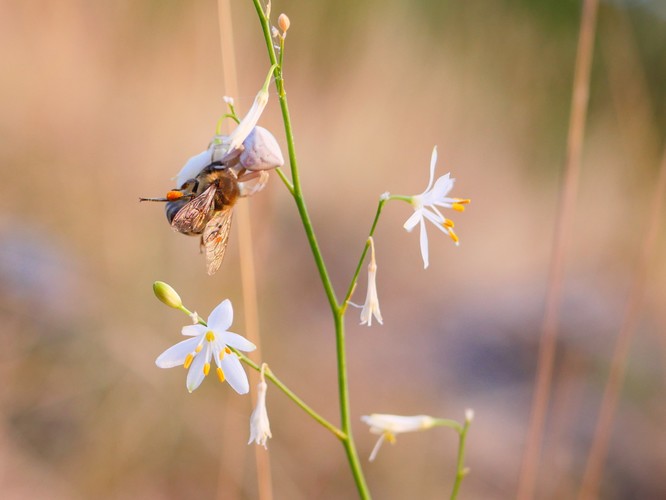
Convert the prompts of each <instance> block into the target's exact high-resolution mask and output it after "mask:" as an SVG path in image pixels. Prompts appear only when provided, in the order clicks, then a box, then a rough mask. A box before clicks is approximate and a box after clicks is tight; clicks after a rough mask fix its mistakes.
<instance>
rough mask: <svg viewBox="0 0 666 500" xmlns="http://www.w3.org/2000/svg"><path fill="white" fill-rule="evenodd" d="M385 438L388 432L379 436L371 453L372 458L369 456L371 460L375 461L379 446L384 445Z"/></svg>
mask: <svg viewBox="0 0 666 500" xmlns="http://www.w3.org/2000/svg"><path fill="white" fill-rule="evenodd" d="M384 439H386V434H382V435H381V436H379V439H378V440H377V444H375V447H374V448H373V449H372V452H371V453H370V458H368V460H369V461H370V462H373V461H374V460H375V458H377V453H379V448H381V447H382V443H383V442H384Z"/></svg>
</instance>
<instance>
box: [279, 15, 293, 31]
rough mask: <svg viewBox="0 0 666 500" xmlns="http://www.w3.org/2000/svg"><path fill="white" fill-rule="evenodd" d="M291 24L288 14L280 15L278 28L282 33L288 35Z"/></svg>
mask: <svg viewBox="0 0 666 500" xmlns="http://www.w3.org/2000/svg"><path fill="white" fill-rule="evenodd" d="M290 24H291V22H290V21H289V17H287V14H284V13H283V14H280V17H278V26H279V27H280V29H281V30H282V33H287V30H288V29H289V25H290Z"/></svg>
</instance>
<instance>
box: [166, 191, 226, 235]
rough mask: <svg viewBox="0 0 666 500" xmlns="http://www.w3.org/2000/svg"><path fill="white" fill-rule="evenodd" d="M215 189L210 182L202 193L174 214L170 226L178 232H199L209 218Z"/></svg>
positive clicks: (213, 203) (213, 202)
mask: <svg viewBox="0 0 666 500" xmlns="http://www.w3.org/2000/svg"><path fill="white" fill-rule="evenodd" d="M216 189H217V188H216V186H215V184H211V185H210V186H208V187H207V188H206V190H205V191H204V192H203V193H201V194H200V195H199V196H197V197H196V198H194V199H193V200H192V201H190V202H188V203H187V204H185V206H184V207H183V208H181V209H180V210H178V213H176V215H175V216H174V218H173V220H172V221H171V227H172V228H173V229H175V230H176V231H178V232H180V233H196V234H199V233H201V231H203V230H204V227H205V226H206V222H208V221H209V220H210V215H211V212H212V211H213V208H214V205H215V200H214V198H215V190H216Z"/></svg>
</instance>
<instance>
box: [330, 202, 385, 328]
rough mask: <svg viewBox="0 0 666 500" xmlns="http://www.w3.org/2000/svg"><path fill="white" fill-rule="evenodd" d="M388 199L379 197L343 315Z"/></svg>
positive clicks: (341, 309)
mask: <svg viewBox="0 0 666 500" xmlns="http://www.w3.org/2000/svg"><path fill="white" fill-rule="evenodd" d="M388 200H389V198H385V197H384V196H383V195H382V197H381V198H380V199H379V203H378V204H377V213H375V220H373V221H372V226H371V227H370V232H369V233H368V239H367V240H365V246H364V247H363V251H362V252H361V258H360V259H358V264H357V266H356V270H355V271H354V276H352V279H351V282H350V283H349V288H348V289H347V294H346V295H345V300H344V301H343V302H342V304H341V305H340V313H341V314H343V315H344V313H345V311H346V310H347V305H348V304H349V299H351V296H352V294H353V293H354V289H355V288H356V281H357V280H358V275H359V273H360V272H361V267H363V261H364V260H365V256H366V255H367V253H368V249H369V248H370V238H371V237H372V236H373V235H374V234H375V228H376V227H377V223H378V222H379V216H380V215H381V213H382V208H384V204H385V203H386V202H387V201H388Z"/></svg>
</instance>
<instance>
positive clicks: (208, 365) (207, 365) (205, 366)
mask: <svg viewBox="0 0 666 500" xmlns="http://www.w3.org/2000/svg"><path fill="white" fill-rule="evenodd" d="M203 370H204V375H208V372H210V363H206V364H205V365H204V368H203Z"/></svg>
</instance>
